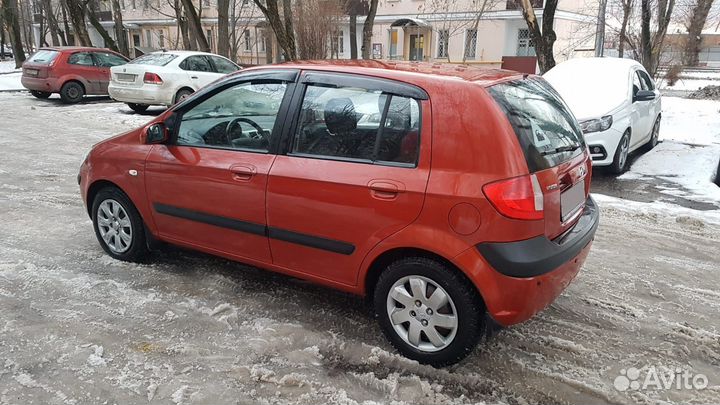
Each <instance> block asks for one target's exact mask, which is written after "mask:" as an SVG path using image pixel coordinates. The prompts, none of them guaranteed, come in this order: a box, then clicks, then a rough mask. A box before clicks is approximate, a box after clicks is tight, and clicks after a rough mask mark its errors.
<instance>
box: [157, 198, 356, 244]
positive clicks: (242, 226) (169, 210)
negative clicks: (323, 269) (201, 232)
mask: <svg viewBox="0 0 720 405" xmlns="http://www.w3.org/2000/svg"><path fill="white" fill-rule="evenodd" d="M153 208H154V209H155V212H157V213H158V214H163V215H169V216H172V217H176V218H183V219H187V220H190V221H195V222H202V223H204V224H208V225H213V226H218V227H221V228H227V229H232V230H234V231H239V232H245V233H249V234H252V235H259V236H267V237H270V238H272V239H277V240H281V241H284V242H290V243H295V244H298V245H303V246H308V247H311V248H315V249H321V250H327V251H329V252H333V253H339V254H343V255H351V254H353V252H355V245H353V244H351V243H347V242H342V241H338V240H333V239H327V238H323V237H320V236H314V235H307V234H304V233H298V232H293V231H288V230H285V229H280V228H273V227H268V226H265V225H261V224H256V223H254V222H247V221H240V220H237V219H232V218H226V217H221V216H217V215H212V214H207V213H204V212H198V211H192V210H188V209H185V208H180V207H175V206H172V205H166V204H159V203H154V204H153Z"/></svg>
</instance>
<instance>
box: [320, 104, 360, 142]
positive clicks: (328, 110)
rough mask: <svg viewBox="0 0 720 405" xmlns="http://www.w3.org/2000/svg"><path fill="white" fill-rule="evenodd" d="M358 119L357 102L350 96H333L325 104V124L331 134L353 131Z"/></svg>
mask: <svg viewBox="0 0 720 405" xmlns="http://www.w3.org/2000/svg"><path fill="white" fill-rule="evenodd" d="M357 121H358V117H357V114H355V104H353V102H352V100H350V99H349V98H347V97H342V98H331V99H330V100H328V102H327V103H326V104H325V125H326V126H327V130H328V132H330V133H331V134H338V133H342V132H348V131H352V130H354V129H355V128H357Z"/></svg>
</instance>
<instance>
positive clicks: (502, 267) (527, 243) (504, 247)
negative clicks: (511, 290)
mask: <svg viewBox="0 0 720 405" xmlns="http://www.w3.org/2000/svg"><path fill="white" fill-rule="evenodd" d="M599 223H600V211H599V210H598V207H597V205H596V204H595V201H594V200H593V199H592V197H588V199H587V200H586V201H585V208H584V211H583V214H582V216H580V219H579V220H578V222H577V223H576V224H575V226H574V227H573V228H572V229H570V231H568V232H566V233H564V234H563V235H561V236H560V237H558V238H557V239H555V240H550V239H548V238H547V237H546V236H538V237H535V238H531V239H527V240H522V241H518V242H488V243H480V244H478V245H476V248H477V250H478V251H479V252H480V254H482V255H483V257H484V258H485V260H487V262H488V263H490V265H491V266H492V267H493V268H494V269H495V270H497V271H498V272H500V273H502V274H504V275H506V276H510V277H520V278H526V277H535V276H539V275H542V274H545V273H549V272H551V271H553V270H555V269H556V268H558V267H560V266H561V265H563V264H565V263H567V262H568V261H569V260H571V259H572V258H573V257H575V256H577V255H578V254H579V253H580V251H581V250H583V249H584V248H585V246H587V244H588V243H590V241H592V240H593V238H594V237H595V231H596V230H597V227H598V224H599Z"/></svg>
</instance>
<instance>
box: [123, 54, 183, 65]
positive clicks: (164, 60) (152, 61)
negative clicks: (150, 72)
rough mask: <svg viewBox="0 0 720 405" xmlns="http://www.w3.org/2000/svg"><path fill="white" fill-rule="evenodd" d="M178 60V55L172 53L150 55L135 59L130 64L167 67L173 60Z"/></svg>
mask: <svg viewBox="0 0 720 405" xmlns="http://www.w3.org/2000/svg"><path fill="white" fill-rule="evenodd" d="M175 58H177V55H173V54H171V53H149V54H147V55H143V56H141V57H139V58H135V59H133V60H132V61H130V62H128V64H131V65H152V66H165V65H167V64H168V63H170V61H171V60H173V59H175Z"/></svg>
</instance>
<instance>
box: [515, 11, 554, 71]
mask: <svg viewBox="0 0 720 405" xmlns="http://www.w3.org/2000/svg"><path fill="white" fill-rule="evenodd" d="M520 5H521V6H522V12H523V18H524V19H525V23H526V25H527V27H528V32H529V33H530V39H531V40H532V41H533V42H534V43H535V54H536V55H537V61H538V66H539V67H540V73H545V72H547V71H548V70H550V69H552V68H553V67H554V66H555V54H554V53H553V46H554V45H555V40H556V39H557V36H556V35H555V30H554V28H553V25H554V24H555V10H556V9H557V5H558V0H547V1H546V2H545V8H544V9H543V21H542V31H540V26H539V25H538V21H537V17H536V16H535V10H534V9H533V7H532V3H531V1H530V0H520Z"/></svg>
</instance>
